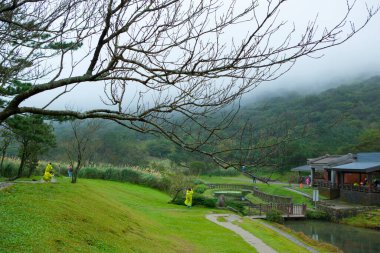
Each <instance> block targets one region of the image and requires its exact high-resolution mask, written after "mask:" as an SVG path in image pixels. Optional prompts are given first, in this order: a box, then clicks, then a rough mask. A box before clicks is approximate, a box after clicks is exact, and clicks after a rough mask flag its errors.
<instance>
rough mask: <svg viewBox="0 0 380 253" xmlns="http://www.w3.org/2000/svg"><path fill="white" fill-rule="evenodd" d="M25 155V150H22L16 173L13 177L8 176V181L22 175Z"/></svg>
mask: <svg viewBox="0 0 380 253" xmlns="http://www.w3.org/2000/svg"><path fill="white" fill-rule="evenodd" d="M25 157H26V152H25V151H23V152H22V156H21V162H20V166H19V167H18V171H17V175H16V176H14V177H11V178H8V181H14V180H16V179H17V178H20V177H21V176H22V171H23V169H24V164H25V160H26V159H25Z"/></svg>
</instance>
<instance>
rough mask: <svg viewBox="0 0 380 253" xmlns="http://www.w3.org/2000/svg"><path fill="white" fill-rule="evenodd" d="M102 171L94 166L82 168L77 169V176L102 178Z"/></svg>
mask: <svg viewBox="0 0 380 253" xmlns="http://www.w3.org/2000/svg"><path fill="white" fill-rule="evenodd" d="M104 174H105V173H104V171H101V170H98V169H95V168H82V169H81V170H80V171H79V177H83V178H91V179H103V178H104Z"/></svg>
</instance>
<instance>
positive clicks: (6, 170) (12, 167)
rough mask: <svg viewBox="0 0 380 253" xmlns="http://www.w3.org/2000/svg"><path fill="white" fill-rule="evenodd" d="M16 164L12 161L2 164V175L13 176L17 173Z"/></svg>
mask: <svg viewBox="0 0 380 253" xmlns="http://www.w3.org/2000/svg"><path fill="white" fill-rule="evenodd" d="M17 170H18V166H17V165H16V164H13V163H5V162H4V164H3V176H4V177H14V176H16V175H17Z"/></svg>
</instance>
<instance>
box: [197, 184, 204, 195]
mask: <svg viewBox="0 0 380 253" xmlns="http://www.w3.org/2000/svg"><path fill="white" fill-rule="evenodd" d="M206 190H207V185H204V184H199V185H197V186H195V187H194V191H195V192H196V193H199V194H202V193H204V192H205V191H206Z"/></svg>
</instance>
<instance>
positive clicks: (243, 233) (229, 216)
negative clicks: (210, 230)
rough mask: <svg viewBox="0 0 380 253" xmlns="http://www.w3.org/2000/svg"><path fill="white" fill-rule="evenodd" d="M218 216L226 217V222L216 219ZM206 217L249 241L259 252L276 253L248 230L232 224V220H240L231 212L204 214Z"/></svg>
mask: <svg viewBox="0 0 380 253" xmlns="http://www.w3.org/2000/svg"><path fill="white" fill-rule="evenodd" d="M218 217H224V218H225V219H226V222H220V221H218ZM206 218H207V219H208V220H210V221H212V222H214V223H216V224H218V225H219V226H222V227H225V228H227V229H229V230H231V231H233V232H235V233H236V234H238V235H239V236H241V237H242V238H243V239H244V241H246V242H247V243H249V244H250V245H251V246H252V247H254V248H255V249H256V250H257V251H258V252H259V253H277V251H275V250H273V249H272V248H271V247H269V246H268V245H266V244H265V243H264V242H263V241H261V240H260V239H259V238H257V237H255V236H253V235H252V234H251V233H249V232H248V231H246V230H244V229H242V228H241V227H239V226H236V225H234V224H232V221H235V220H240V217H239V216H237V215H233V214H209V215H206Z"/></svg>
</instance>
